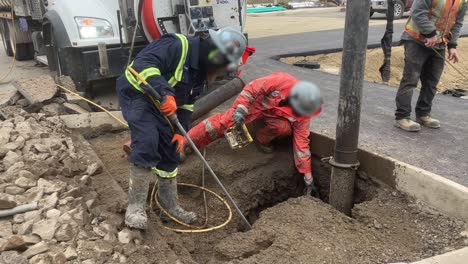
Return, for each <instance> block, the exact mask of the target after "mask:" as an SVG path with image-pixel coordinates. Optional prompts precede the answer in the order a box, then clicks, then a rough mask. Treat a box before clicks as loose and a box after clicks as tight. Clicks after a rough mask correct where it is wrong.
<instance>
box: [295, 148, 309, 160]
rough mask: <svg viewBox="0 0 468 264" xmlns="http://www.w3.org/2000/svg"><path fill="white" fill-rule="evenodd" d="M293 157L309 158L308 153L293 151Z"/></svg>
mask: <svg viewBox="0 0 468 264" xmlns="http://www.w3.org/2000/svg"><path fill="white" fill-rule="evenodd" d="M294 156H296V157H298V158H307V157H310V151H309V150H308V151H295V152H294Z"/></svg>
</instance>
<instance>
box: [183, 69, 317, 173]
mask: <svg viewBox="0 0 468 264" xmlns="http://www.w3.org/2000/svg"><path fill="white" fill-rule="evenodd" d="M297 82H298V80H297V79H296V78H295V77H293V76H291V75H289V74H287V73H284V72H278V73H273V74H271V75H268V76H266V77H263V78H260V79H257V80H254V81H252V82H250V83H249V84H247V85H246V86H245V87H244V89H243V90H242V92H241V93H240V95H239V97H238V98H237V99H236V101H235V102H234V104H233V105H232V107H231V108H230V109H229V110H227V111H226V112H224V113H219V114H216V115H213V116H211V117H209V118H208V119H206V120H204V121H203V122H201V123H199V124H198V125H196V126H195V127H193V128H192V129H191V130H190V131H189V132H188V134H189V136H190V137H191V138H192V140H193V142H194V143H195V145H196V146H197V147H198V148H203V147H204V146H206V145H208V144H209V143H211V142H213V141H214V140H216V139H217V138H220V137H222V136H224V132H225V131H226V130H227V129H228V128H230V127H232V126H233V125H234V120H233V117H232V115H233V113H234V111H235V110H236V108H237V107H242V108H244V110H246V112H247V116H246V119H245V123H246V124H248V123H250V122H252V121H253V120H256V119H259V118H260V119H263V121H264V123H265V127H263V128H262V129H260V130H258V132H257V134H256V139H257V140H258V141H259V142H260V143H261V144H265V145H266V144H268V143H270V142H271V141H272V140H273V139H275V138H279V137H285V136H289V135H293V151H294V162H295V165H296V168H297V170H298V171H299V173H310V172H311V171H312V166H311V161H310V155H311V154H310V148H309V135H310V130H309V126H310V119H311V118H312V117H314V116H317V115H318V114H320V112H321V108H320V109H319V110H317V111H316V112H315V113H313V114H311V115H306V116H300V115H297V114H296V113H295V112H294V110H293V109H292V107H291V106H290V105H289V104H285V102H286V100H287V98H288V96H289V93H290V91H291V88H292V87H293V86H294V85H295V84H296V83H297Z"/></svg>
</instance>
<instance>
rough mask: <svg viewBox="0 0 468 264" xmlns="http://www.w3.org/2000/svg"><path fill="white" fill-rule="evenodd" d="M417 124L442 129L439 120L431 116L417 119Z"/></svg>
mask: <svg viewBox="0 0 468 264" xmlns="http://www.w3.org/2000/svg"><path fill="white" fill-rule="evenodd" d="M416 122H418V123H419V124H421V125H423V126H425V127H429V128H440V122H439V120H437V119H434V118H432V117H431V116H430V115H427V116H420V117H417V118H416Z"/></svg>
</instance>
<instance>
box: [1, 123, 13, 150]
mask: <svg viewBox="0 0 468 264" xmlns="http://www.w3.org/2000/svg"><path fill="white" fill-rule="evenodd" d="M11 130H12V129H11V128H6V127H2V128H1V129H0V146H2V147H3V146H5V144H7V143H8V142H10V133H11Z"/></svg>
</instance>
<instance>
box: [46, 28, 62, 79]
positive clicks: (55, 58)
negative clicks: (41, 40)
mask: <svg viewBox="0 0 468 264" xmlns="http://www.w3.org/2000/svg"><path fill="white" fill-rule="evenodd" d="M47 30H48V31H49V32H48V35H49V37H50V41H49V43H48V44H46V54H47V62H48V64H49V70H50V74H51V75H52V77H54V78H55V77H59V76H60V75H62V70H61V64H60V54H59V53H60V51H59V49H58V47H57V46H56V44H55V39H56V37H55V34H54V29H53V27H52V26H50V27H49V28H48V29H47Z"/></svg>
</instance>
